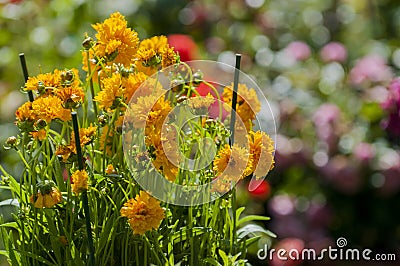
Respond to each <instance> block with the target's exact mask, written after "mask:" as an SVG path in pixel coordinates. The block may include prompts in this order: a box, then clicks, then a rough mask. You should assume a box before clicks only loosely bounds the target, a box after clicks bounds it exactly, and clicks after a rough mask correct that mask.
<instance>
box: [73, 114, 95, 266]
mask: <svg viewBox="0 0 400 266" xmlns="http://www.w3.org/2000/svg"><path fill="white" fill-rule="evenodd" d="M71 115H72V124H73V127H74V133H75V145H76V155H77V157H78V168H79V170H81V171H82V170H84V165H83V156H82V149H81V141H80V137H79V125H78V118H77V114H76V112H72V113H71ZM82 204H83V210H84V211H85V220H86V233H87V236H88V247H89V265H91V266H94V265H95V258H94V246H93V236H92V227H91V225H90V210H89V200H88V197H87V191H86V190H85V191H83V192H82Z"/></svg>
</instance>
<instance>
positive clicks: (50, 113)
mask: <svg viewBox="0 0 400 266" xmlns="http://www.w3.org/2000/svg"><path fill="white" fill-rule="evenodd" d="M62 104H63V102H62V101H61V99H60V98H58V97H56V96H53V95H49V96H47V97H43V96H42V97H38V98H36V99H35V100H34V101H33V103H32V112H33V114H34V115H35V117H36V118H37V119H43V120H45V121H46V122H47V123H50V122H51V121H52V120H53V119H60V120H62V121H68V120H71V111H70V110H68V109H65V108H63V107H62Z"/></svg>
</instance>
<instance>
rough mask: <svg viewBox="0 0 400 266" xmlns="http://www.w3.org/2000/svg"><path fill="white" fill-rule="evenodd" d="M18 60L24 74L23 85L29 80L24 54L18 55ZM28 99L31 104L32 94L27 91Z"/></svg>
mask: <svg viewBox="0 0 400 266" xmlns="http://www.w3.org/2000/svg"><path fill="white" fill-rule="evenodd" d="M19 60H20V61H21V67H22V72H23V73H24V79H25V83H26V82H27V81H28V78H29V74H28V68H27V67H26V61H25V54H24V53H20V54H19ZM28 97H29V101H30V102H33V100H34V99H33V93H32V91H30V90H29V91H28Z"/></svg>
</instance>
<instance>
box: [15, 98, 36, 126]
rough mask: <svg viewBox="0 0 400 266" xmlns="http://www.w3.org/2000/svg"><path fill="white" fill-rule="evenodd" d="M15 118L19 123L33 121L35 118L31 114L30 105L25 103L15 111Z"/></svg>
mask: <svg viewBox="0 0 400 266" xmlns="http://www.w3.org/2000/svg"><path fill="white" fill-rule="evenodd" d="M15 116H16V118H17V120H18V121H19V122H24V121H27V120H35V119H36V117H35V115H34V113H33V112H32V103H31V102H26V103H24V104H23V105H21V106H20V107H19V108H18V109H17V111H15Z"/></svg>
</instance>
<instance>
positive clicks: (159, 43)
mask: <svg viewBox="0 0 400 266" xmlns="http://www.w3.org/2000/svg"><path fill="white" fill-rule="evenodd" d="M178 58H179V56H178V54H177V53H176V52H175V51H174V49H173V48H171V47H170V46H169V44H168V39H167V37H165V36H163V35H161V36H154V37H151V38H149V39H145V40H142V41H141V42H140V46H139V49H138V52H137V54H136V56H135V60H136V61H137V62H139V64H137V66H136V67H137V68H138V70H139V71H142V72H144V73H146V75H148V76H151V75H152V74H154V73H155V72H156V71H157V70H158V67H159V66H160V64H161V65H162V67H167V66H170V65H173V64H175V63H176V62H177V59H178Z"/></svg>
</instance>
